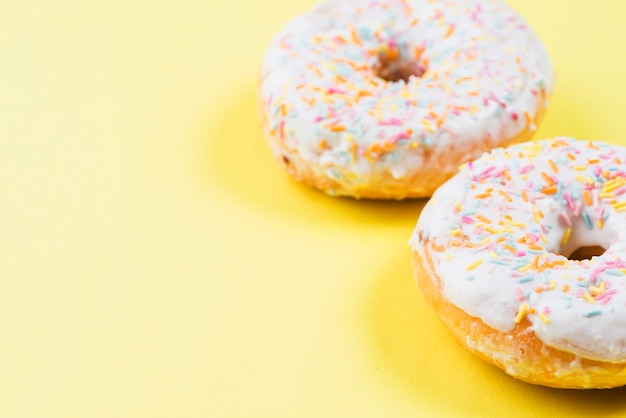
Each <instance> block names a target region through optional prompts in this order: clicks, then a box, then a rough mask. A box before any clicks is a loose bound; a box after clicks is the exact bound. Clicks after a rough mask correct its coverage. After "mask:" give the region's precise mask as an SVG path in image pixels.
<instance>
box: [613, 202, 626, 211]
mask: <svg viewBox="0 0 626 418" xmlns="http://www.w3.org/2000/svg"><path fill="white" fill-rule="evenodd" d="M623 207H626V201H623V202H619V203H615V204H614V205H613V209H616V210H617V209H621V208H623Z"/></svg>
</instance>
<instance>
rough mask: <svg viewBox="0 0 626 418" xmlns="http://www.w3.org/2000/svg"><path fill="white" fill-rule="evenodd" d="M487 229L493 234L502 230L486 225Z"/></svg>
mask: <svg viewBox="0 0 626 418" xmlns="http://www.w3.org/2000/svg"><path fill="white" fill-rule="evenodd" d="M485 231H487V232H489V233H492V234H499V233H500V231H498V230H497V229H496V228H493V227H491V226H486V227H485Z"/></svg>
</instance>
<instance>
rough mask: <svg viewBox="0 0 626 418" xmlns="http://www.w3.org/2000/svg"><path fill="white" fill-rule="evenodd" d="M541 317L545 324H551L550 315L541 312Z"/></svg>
mask: <svg viewBox="0 0 626 418" xmlns="http://www.w3.org/2000/svg"><path fill="white" fill-rule="evenodd" d="M539 319H541V321H542V322H543V323H544V324H549V323H550V318H548V316H547V315H546V314H544V313H540V314H539Z"/></svg>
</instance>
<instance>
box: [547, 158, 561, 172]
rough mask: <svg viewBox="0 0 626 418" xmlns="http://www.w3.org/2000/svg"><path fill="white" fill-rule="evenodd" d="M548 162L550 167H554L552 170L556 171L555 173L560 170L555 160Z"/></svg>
mask: <svg viewBox="0 0 626 418" xmlns="http://www.w3.org/2000/svg"><path fill="white" fill-rule="evenodd" d="M548 164H550V168H551V169H552V171H554V172H555V173H558V172H559V168H558V167H557V166H556V164H554V161H552V160H548Z"/></svg>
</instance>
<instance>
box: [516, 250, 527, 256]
mask: <svg viewBox="0 0 626 418" xmlns="http://www.w3.org/2000/svg"><path fill="white" fill-rule="evenodd" d="M525 255H526V251H518V252H516V253H515V257H524V256H525Z"/></svg>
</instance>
